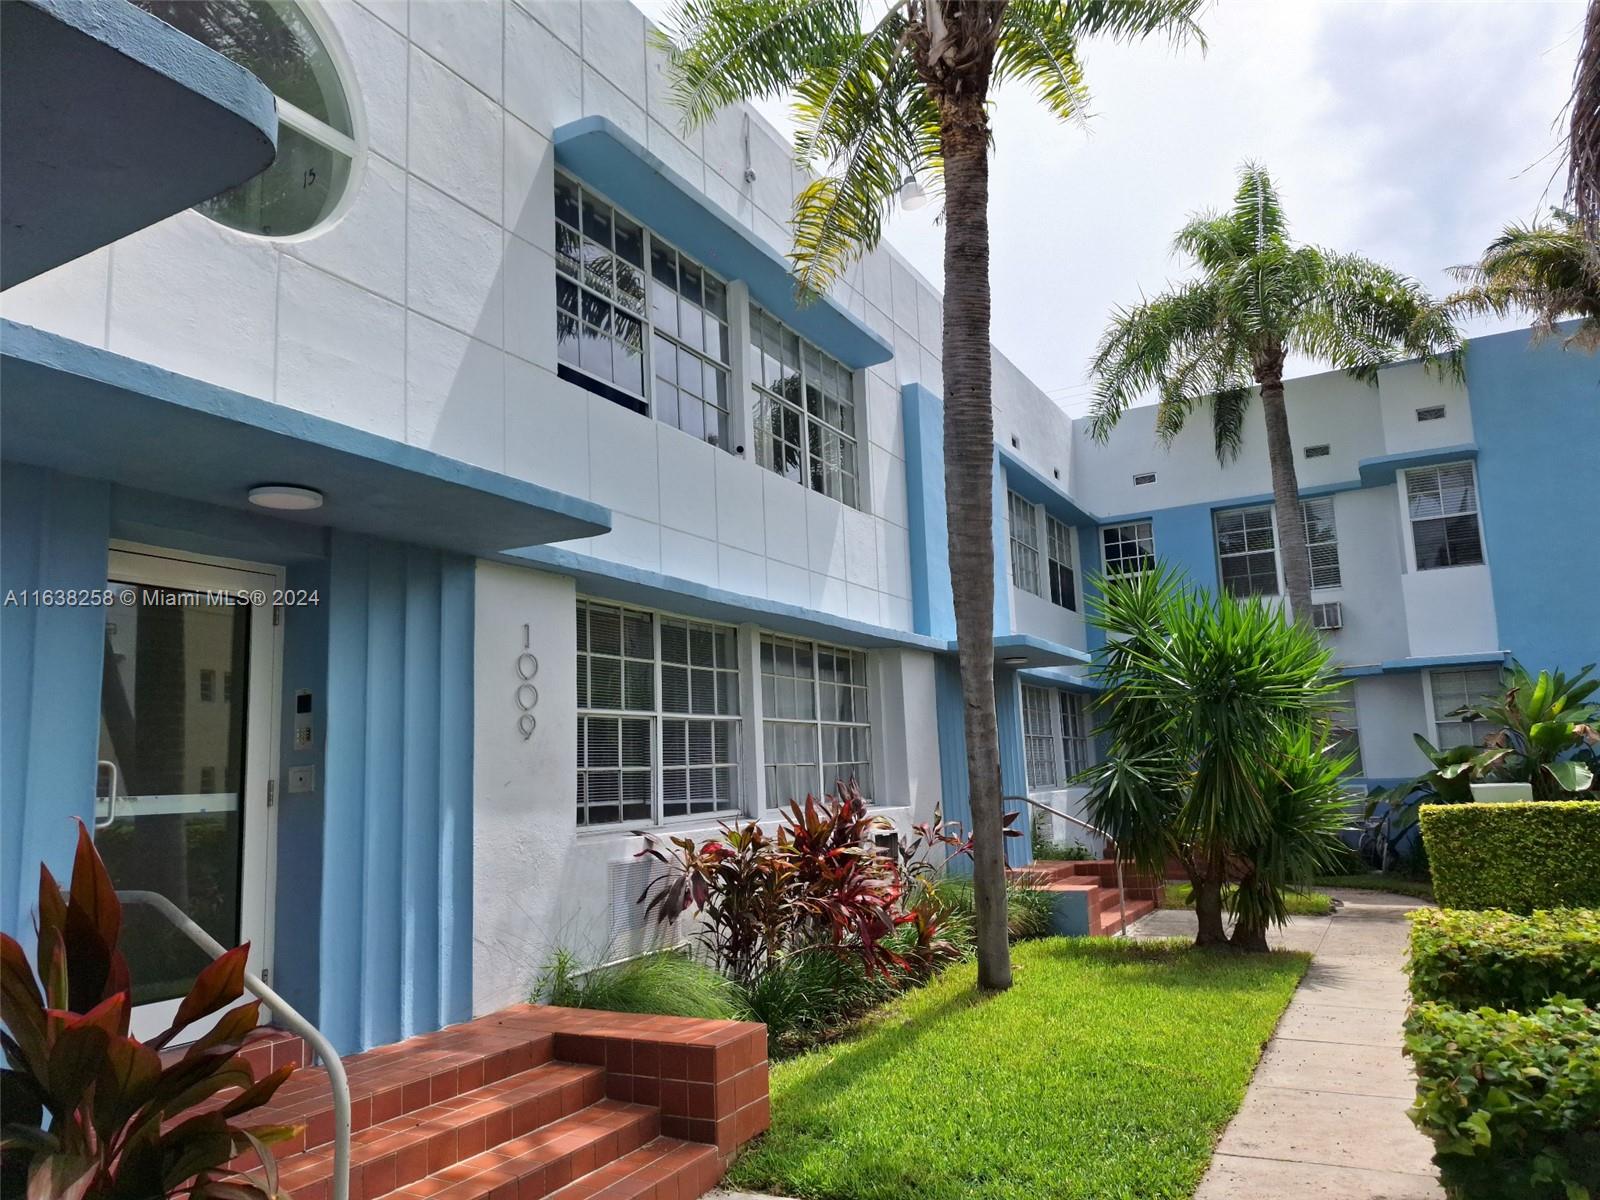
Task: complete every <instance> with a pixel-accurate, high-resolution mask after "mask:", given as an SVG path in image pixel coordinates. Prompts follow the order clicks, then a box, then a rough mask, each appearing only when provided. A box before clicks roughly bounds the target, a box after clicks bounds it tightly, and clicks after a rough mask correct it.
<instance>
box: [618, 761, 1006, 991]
mask: <svg viewBox="0 0 1600 1200" xmlns="http://www.w3.org/2000/svg"><path fill="white" fill-rule="evenodd" d="M1008 835H1010V831H1008ZM891 838H892V840H893V845H892V846H887V847H885V846H880V844H879V840H880V839H883V840H885V841H887V840H889V839H891ZM668 843H669V844H668V845H667V846H665V847H663V846H662V845H661V844H660V843H658V842H657V841H656V840H655V839H654V838H650V837H647V838H646V839H645V848H644V849H643V850H641V851H640V852H639V857H649V858H654V859H655V860H657V861H658V862H661V863H663V864H665V866H666V868H667V869H666V871H665V872H663V873H662V874H661V875H659V876H657V877H656V878H655V879H654V880H652V881H651V883H650V884H649V885H648V886H647V887H646V888H645V890H644V892H643V893H642V894H641V895H640V897H639V901H640V903H643V904H645V905H646V911H647V912H653V913H654V914H655V915H656V918H657V920H659V921H661V922H663V923H667V922H670V921H673V920H675V919H676V918H678V917H679V916H681V915H682V914H683V913H685V912H687V911H688V910H689V909H691V908H692V909H694V910H695V911H696V913H697V914H698V915H699V917H700V918H701V920H700V926H699V928H698V930H697V933H696V936H697V937H698V938H699V940H700V942H701V944H702V946H703V947H704V948H705V949H706V951H707V952H708V953H709V954H710V956H711V957H712V959H713V960H714V961H715V963H716V965H717V966H718V967H719V968H720V969H721V970H722V971H723V972H724V973H726V974H727V975H728V976H729V977H730V978H732V979H733V980H735V981H736V982H738V983H741V984H750V983H752V982H753V981H754V980H755V979H756V978H757V977H758V976H759V975H761V974H762V973H763V972H765V971H767V970H770V969H771V968H772V966H773V965H774V964H775V963H776V962H778V961H779V960H780V959H782V958H784V957H785V956H787V955H790V954H796V953H802V952H817V951H826V952H831V953H841V954H850V955H854V956H856V957H857V958H859V959H860V961H861V963H862V965H863V966H864V967H865V968H866V969H867V971H868V972H870V973H875V974H878V975H882V976H885V977H888V976H890V975H891V974H892V973H893V972H895V971H902V972H909V973H911V974H915V975H922V976H925V975H926V974H928V973H929V972H930V971H931V970H932V969H933V967H934V966H935V965H937V964H938V963H940V962H944V961H947V960H948V959H949V958H951V957H954V956H955V954H956V951H955V950H954V948H953V947H952V946H951V945H950V944H949V943H948V942H947V941H946V940H945V939H944V938H943V936H942V930H943V927H944V924H945V912H944V906H943V905H942V904H941V903H940V901H939V899H938V896H937V894H936V893H935V891H934V889H933V888H932V886H931V882H932V878H933V876H934V875H935V874H936V873H937V872H938V871H939V870H940V869H941V868H942V867H943V866H944V865H946V864H948V863H949V862H950V861H952V860H954V859H956V858H959V857H961V856H962V855H966V854H970V853H971V851H972V840H971V838H969V837H964V836H962V835H961V833H960V831H959V828H958V826H957V825H956V824H955V823H954V822H949V823H947V822H945V821H944V819H943V816H942V814H941V813H939V812H935V814H934V819H933V821H932V822H931V823H924V824H919V825H917V826H915V827H914V829H913V836H912V837H911V838H909V839H902V838H900V837H899V836H898V835H897V834H896V833H895V827H894V825H893V823H892V822H890V821H888V820H887V819H885V818H883V817H881V816H876V815H874V814H872V813H871V812H870V811H869V810H868V808H867V802H866V799H865V798H864V797H863V796H862V794H861V789H860V788H859V787H858V786H857V785H856V782H855V781H854V780H851V781H850V782H848V783H842V782H841V783H839V784H838V785H837V786H836V787H835V790H834V795H833V796H832V797H829V798H828V799H826V800H824V801H821V802H819V801H818V800H817V799H816V798H815V797H814V796H807V797H806V799H805V802H804V804H801V803H800V802H798V801H793V800H791V801H790V802H789V808H788V810H787V811H786V812H785V813H784V814H783V816H782V818H781V819H780V823H779V825H778V828H777V831H776V832H775V833H773V834H768V833H767V832H766V831H765V830H764V829H762V827H761V825H760V823H759V822H756V821H748V822H744V823H741V824H737V825H730V824H723V825H721V826H720V827H719V829H718V832H717V835H716V836H715V837H711V838H708V839H706V840H705V841H704V842H701V843H696V842H695V841H694V840H693V839H692V838H687V837H675V838H670V839H668ZM935 846H942V847H944V848H945V852H946V853H945V857H944V859H943V861H942V862H940V863H935V862H933V861H932V860H931V858H930V851H932V850H933V848H934V847H935ZM902 926H909V928H910V932H911V934H912V937H911V939H909V942H908V940H907V939H893V940H891V936H890V935H892V934H893V933H894V932H895V930H896V929H897V928H899V927H902Z"/></svg>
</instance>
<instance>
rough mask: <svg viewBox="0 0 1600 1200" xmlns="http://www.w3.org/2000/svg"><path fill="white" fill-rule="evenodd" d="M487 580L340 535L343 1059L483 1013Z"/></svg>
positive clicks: (331, 860) (336, 916)
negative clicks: (481, 659)
mask: <svg viewBox="0 0 1600 1200" xmlns="http://www.w3.org/2000/svg"><path fill="white" fill-rule="evenodd" d="M473 570H474V567H473V562H472V560H470V559H467V558H462V557H457V556H454V555H449V554H444V553H441V552H438V551H433V550H424V549H421V548H418V547H411V546H401V545H397V544H395V543H391V542H383V541H379V540H376V539H372V538H366V537H362V536H359V535H353V534H352V535H346V534H341V533H337V532H336V533H335V534H334V535H333V541H332V557H331V566H330V578H329V586H328V601H327V602H328V604H329V610H328V620H329V658H328V676H327V692H328V724H327V753H326V764H327V780H326V784H325V786H324V806H325V810H326V812H325V819H324V825H323V830H324V841H323V848H322V894H321V945H322V972H321V978H320V981H319V990H320V1004H319V1006H318V1008H319V1017H320V1021H321V1023H322V1027H323V1029H324V1031H325V1032H326V1033H327V1034H328V1036H329V1037H330V1038H331V1039H332V1040H333V1042H334V1044H335V1045H336V1046H338V1047H339V1048H340V1049H341V1050H343V1051H350V1050H355V1049H360V1048H365V1047H368V1046H375V1045H381V1044H384V1043H387V1042H393V1041H397V1040H399V1039H401V1038H404V1037H408V1036H410V1035H411V1034H414V1033H417V1032H421V1031H425V1030H429V1029H435V1028H438V1027H439V1026H440V1025H443V1024H447V1023H449V1022H452V1021H459V1020H464V1019H465V1018H467V1017H469V1016H470V1015H471V1007H472V718H473V695H472V661H473Z"/></svg>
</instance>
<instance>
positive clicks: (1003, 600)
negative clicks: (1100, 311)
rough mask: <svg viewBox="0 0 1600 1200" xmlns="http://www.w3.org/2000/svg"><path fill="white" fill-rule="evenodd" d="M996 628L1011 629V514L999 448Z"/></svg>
mask: <svg viewBox="0 0 1600 1200" xmlns="http://www.w3.org/2000/svg"><path fill="white" fill-rule="evenodd" d="M993 505H994V523H993V524H992V525H991V528H992V529H993V530H994V540H995V546H994V628H995V632H996V633H1011V632H1013V629H1014V627H1013V626H1012V624H1011V542H1010V540H1009V534H1008V531H1009V529H1010V516H1009V513H1008V512H1007V509H1006V472H1005V468H1004V467H1002V466H1001V465H1000V454H999V451H996V452H995V456H994V491H993Z"/></svg>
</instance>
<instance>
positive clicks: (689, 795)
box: [577, 600, 740, 827]
mask: <svg viewBox="0 0 1600 1200" xmlns="http://www.w3.org/2000/svg"><path fill="white" fill-rule="evenodd" d="M577 625H578V643H577V645H578V664H577V665H578V672H577V673H578V684H577V693H578V694H577V701H578V759H577V761H578V773H577V820H578V825H579V826H580V827H591V826H603V825H614V824H617V823H619V822H624V821H636V822H656V821H661V820H666V819H671V818H674V817H686V816H698V815H709V814H722V813H732V812H737V811H738V809H739V807H740V805H739V796H740V786H739V785H740V780H739V765H740V753H739V749H740V747H739V730H740V725H739V683H738V665H737V664H738V641H737V636H738V635H737V634H736V632H735V631H734V630H733V629H731V628H729V627H728V626H724V625H712V624H707V623H705V622H700V621H690V620H686V619H684V618H680V617H671V616H665V615H661V614H658V613H653V612H646V611H643V610H641V609H634V608H628V607H626V606H623V605H616V604H608V603H605V602H603V601H598V600H579V601H578V605H577Z"/></svg>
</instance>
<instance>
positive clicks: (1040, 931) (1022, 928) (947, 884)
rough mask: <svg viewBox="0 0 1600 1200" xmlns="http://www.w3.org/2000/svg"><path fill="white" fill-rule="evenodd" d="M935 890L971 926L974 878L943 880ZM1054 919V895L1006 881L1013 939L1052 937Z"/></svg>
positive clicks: (1007, 919) (950, 908)
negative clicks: (972, 879)
mask: <svg viewBox="0 0 1600 1200" xmlns="http://www.w3.org/2000/svg"><path fill="white" fill-rule="evenodd" d="M934 890H935V892H936V893H937V895H938V897H939V901H940V903H942V904H943V905H944V906H945V908H946V909H947V910H949V912H950V913H951V914H952V916H953V917H954V918H955V919H956V920H957V921H959V922H960V923H961V924H963V925H965V926H966V927H967V928H969V929H970V928H971V927H972V925H973V918H974V916H975V908H974V902H973V898H972V881H971V880H969V879H943V880H940V881H939V883H938V885H937V886H936V887H935V889H934ZM1054 921H1055V897H1054V896H1053V895H1051V894H1050V893H1049V892H1042V891H1040V890H1038V889H1037V888H1030V887H1023V886H1021V885H1020V884H1018V883H1016V882H1015V881H1013V880H1009V879H1008V880H1007V881H1006V925H1007V928H1008V929H1009V931H1010V934H1011V940H1012V941H1013V942H1022V941H1027V940H1028V939H1029V938H1042V937H1049V936H1051V934H1052V933H1054V932H1055V931H1054V928H1053V923H1054Z"/></svg>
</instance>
